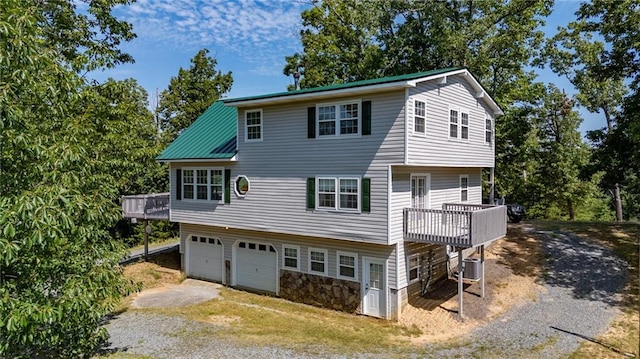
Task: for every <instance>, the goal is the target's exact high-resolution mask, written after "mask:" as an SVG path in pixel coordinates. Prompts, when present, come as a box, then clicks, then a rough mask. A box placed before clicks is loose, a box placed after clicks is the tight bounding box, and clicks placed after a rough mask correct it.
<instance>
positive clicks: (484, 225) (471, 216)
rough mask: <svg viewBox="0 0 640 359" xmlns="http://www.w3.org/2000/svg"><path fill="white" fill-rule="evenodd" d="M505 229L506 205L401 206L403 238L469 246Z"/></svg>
mask: <svg viewBox="0 0 640 359" xmlns="http://www.w3.org/2000/svg"><path fill="white" fill-rule="evenodd" d="M506 233H507V207H505V206H491V205H473V204H457V203H446V204H443V205H442V209H441V210H440V209H419V208H405V209H404V239H405V240H407V241H412V242H424V243H434V244H442V245H450V246H456V247H464V248H470V247H475V246H478V245H480V244H483V243H486V242H490V241H493V240H495V239H498V238H500V237H503V236H505V235H506Z"/></svg>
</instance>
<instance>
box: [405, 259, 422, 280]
mask: <svg viewBox="0 0 640 359" xmlns="http://www.w3.org/2000/svg"><path fill="white" fill-rule="evenodd" d="M413 258H416V259H417V260H418V264H417V266H416V269H417V275H416V277H415V278H414V279H411V259H413ZM418 281H420V254H419V253H415V254H410V255H408V256H407V283H408V284H413V283H416V282H418Z"/></svg>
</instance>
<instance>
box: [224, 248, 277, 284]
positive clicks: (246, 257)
mask: <svg viewBox="0 0 640 359" xmlns="http://www.w3.org/2000/svg"><path fill="white" fill-rule="evenodd" d="M234 268H235V285H237V286H240V287H245V288H251V289H257V290H260V291H265V292H270V293H277V285H278V277H277V275H278V255H277V253H276V250H275V248H274V247H273V246H272V245H270V244H263V243H254V242H238V243H237V247H236V248H235V266H234Z"/></svg>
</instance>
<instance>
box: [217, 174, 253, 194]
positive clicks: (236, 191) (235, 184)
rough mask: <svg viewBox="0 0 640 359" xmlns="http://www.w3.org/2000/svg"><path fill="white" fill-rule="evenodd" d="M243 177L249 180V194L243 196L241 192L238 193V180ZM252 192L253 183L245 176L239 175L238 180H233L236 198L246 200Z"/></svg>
mask: <svg viewBox="0 0 640 359" xmlns="http://www.w3.org/2000/svg"><path fill="white" fill-rule="evenodd" d="M241 177H244V178H245V179H246V180H247V192H246V193H245V194H241V193H240V192H238V180H239V179H240V178H241ZM223 180H224V175H223ZM250 191H251V181H250V180H249V177H247V176H245V175H237V176H236V179H234V180H233V192H234V193H235V194H236V196H237V197H239V198H245V197H246V196H247V194H248V193H249V192H250Z"/></svg>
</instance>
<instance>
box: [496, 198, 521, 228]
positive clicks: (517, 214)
mask: <svg viewBox="0 0 640 359" xmlns="http://www.w3.org/2000/svg"><path fill="white" fill-rule="evenodd" d="M505 202H506V201H505V199H504V198H497V199H496V200H495V201H494V203H495V204H498V205H505V206H507V217H509V220H510V221H511V223H518V222H520V221H521V220H522V219H523V218H524V216H525V215H526V214H527V211H526V209H525V208H524V206H523V205H521V204H515V203H505Z"/></svg>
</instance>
